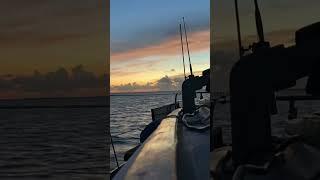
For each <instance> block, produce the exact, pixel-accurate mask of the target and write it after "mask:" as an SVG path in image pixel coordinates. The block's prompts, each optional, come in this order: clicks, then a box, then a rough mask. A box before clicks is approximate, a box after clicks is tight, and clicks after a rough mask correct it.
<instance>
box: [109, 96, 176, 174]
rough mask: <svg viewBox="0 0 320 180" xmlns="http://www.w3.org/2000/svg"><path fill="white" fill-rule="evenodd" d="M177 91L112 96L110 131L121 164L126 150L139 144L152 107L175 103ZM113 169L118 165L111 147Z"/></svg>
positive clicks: (148, 121)
mask: <svg viewBox="0 0 320 180" xmlns="http://www.w3.org/2000/svg"><path fill="white" fill-rule="evenodd" d="M174 98H175V92H166V93H139V94H118V95H111V97H110V110H111V112H110V131H111V134H112V138H113V142H114V146H115V150H116V154H117V157H118V161H119V164H122V163H123V162H124V161H123V156H124V154H125V152H126V151H127V150H129V149H131V148H133V147H135V146H136V145H138V143H139V142H140V141H139V138H140V132H141V130H143V129H144V128H145V126H146V125H147V124H149V123H150V122H151V109H152V108H157V107H161V106H163V105H166V104H171V103H174ZM110 158H111V164H110V166H111V169H113V168H115V167H116V161H115V156H114V153H113V150H112V148H110Z"/></svg>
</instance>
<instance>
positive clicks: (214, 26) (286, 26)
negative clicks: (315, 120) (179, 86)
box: [211, 0, 320, 92]
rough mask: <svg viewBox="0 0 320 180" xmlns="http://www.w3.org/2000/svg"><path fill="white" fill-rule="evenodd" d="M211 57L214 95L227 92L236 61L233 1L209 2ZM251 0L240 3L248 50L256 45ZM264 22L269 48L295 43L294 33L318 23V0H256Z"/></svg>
mask: <svg viewBox="0 0 320 180" xmlns="http://www.w3.org/2000/svg"><path fill="white" fill-rule="evenodd" d="M212 2H213V3H212V17H211V18H212V21H211V32H212V39H211V54H212V66H213V70H214V74H213V78H212V81H213V82H214V83H213V84H214V85H213V87H214V88H213V90H214V91H215V92H219V91H225V92H228V84H229V73H230V69H231V67H232V65H233V64H234V63H235V62H236V61H237V60H238V58H239V54H238V42H237V31H236V21H235V13H234V4H233V3H234V1H233V0H226V1H212ZM253 2H254V1H253V0H241V1H239V16H240V24H241V35H242V43H243V46H244V47H248V46H249V44H252V42H256V40H257V36H256V28H255V19H254V3H253ZM258 3H259V6H260V11H261V16H262V20H263V26H264V32H265V39H266V41H269V42H270V43H271V45H272V46H274V45H279V44H284V45H285V46H290V45H293V44H294V39H295V31H296V30H298V29H299V28H302V27H304V26H306V25H309V24H312V23H315V22H319V21H320V11H319V7H320V1H318V0H309V1H301V0H268V1H262V0H258ZM304 85H305V79H301V80H299V81H298V82H297V86H296V87H295V88H304Z"/></svg>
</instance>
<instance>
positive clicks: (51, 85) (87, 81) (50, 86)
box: [0, 65, 109, 96]
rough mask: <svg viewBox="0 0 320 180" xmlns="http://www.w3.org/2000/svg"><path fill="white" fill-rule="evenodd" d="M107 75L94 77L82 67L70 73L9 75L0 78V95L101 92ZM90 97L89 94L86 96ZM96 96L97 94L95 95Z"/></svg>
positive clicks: (63, 94) (105, 83)
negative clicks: (10, 93)
mask: <svg viewBox="0 0 320 180" xmlns="http://www.w3.org/2000/svg"><path fill="white" fill-rule="evenodd" d="M108 81H109V79H108V76H107V74H103V75H99V76H97V75H95V74H94V73H93V72H89V71H87V70H86V69H85V67H84V66H82V65H77V66H75V67H73V68H72V69H71V70H70V71H68V70H67V69H65V68H63V67H61V68H58V69H57V70H56V71H52V72H47V73H40V72H39V71H37V70H35V71H34V73H33V75H29V76H15V75H11V74H7V75H2V76H1V77H0V93H6V92H19V93H34V94H38V95H39V96H41V95H45V96H46V95H49V94H61V95H62V96H72V94H74V95H76V94H77V93H78V92H79V91H81V90H87V92H90V90H97V89H100V90H103V91H104V92H106V87H107V84H108ZM88 95H90V94H88ZM94 95H95V94H92V96H94ZM97 95H98V94H97Z"/></svg>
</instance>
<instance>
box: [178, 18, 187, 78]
mask: <svg viewBox="0 0 320 180" xmlns="http://www.w3.org/2000/svg"><path fill="white" fill-rule="evenodd" d="M179 25H180V26H179V27H180V41H181V51H182V61H183V74H184V79H187V76H186V67H185V63H184V50H183V40H182V30H181V24H179Z"/></svg>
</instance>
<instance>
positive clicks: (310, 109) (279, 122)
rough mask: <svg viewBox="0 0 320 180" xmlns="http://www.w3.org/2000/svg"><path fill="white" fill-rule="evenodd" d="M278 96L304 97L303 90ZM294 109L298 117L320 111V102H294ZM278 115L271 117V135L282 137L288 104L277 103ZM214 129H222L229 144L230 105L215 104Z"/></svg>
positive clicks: (285, 92) (286, 92)
mask: <svg viewBox="0 0 320 180" xmlns="http://www.w3.org/2000/svg"><path fill="white" fill-rule="evenodd" d="M278 95H305V92H304V91H303V90H291V91H283V92H280V93H278ZM295 107H296V108H298V117H297V118H301V117H303V116H305V115H309V114H312V113H314V112H319V111H320V101H296V102H295ZM277 108H278V114H276V115H273V116H271V127H272V134H273V135H277V136H282V135H284V134H285V127H286V121H288V111H289V103H288V102H284V101H277ZM213 126H214V127H222V132H223V140H224V142H225V143H231V142H232V138H231V121H230V104H229V103H227V104H217V106H216V107H215V110H214V121H213Z"/></svg>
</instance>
